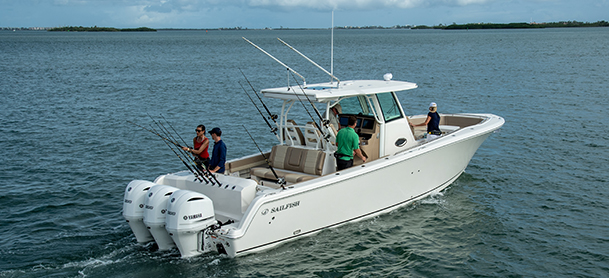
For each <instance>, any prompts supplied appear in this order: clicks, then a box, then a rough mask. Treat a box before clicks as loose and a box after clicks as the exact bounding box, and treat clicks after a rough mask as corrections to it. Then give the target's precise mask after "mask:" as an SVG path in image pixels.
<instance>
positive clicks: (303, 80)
mask: <svg viewBox="0 0 609 278" xmlns="http://www.w3.org/2000/svg"><path fill="white" fill-rule="evenodd" d="M241 38H243V39H244V40H245V41H246V42H249V43H250V44H251V45H253V46H254V47H256V48H258V50H260V51H262V53H264V54H266V55H268V56H269V57H271V58H273V60H275V61H277V63H279V64H281V65H282V66H284V67H285V68H286V69H288V70H289V71H291V72H293V73H295V74H296V75H298V76H300V78H302V82H303V84H304V86H306V85H307V81H306V80H305V78H304V77H303V76H302V75H300V73H298V72H296V71H295V70H293V69H292V68H290V67H288V66H287V65H286V64H284V63H283V62H281V61H279V60H278V59H277V58H275V57H273V55H271V54H269V53H268V52H266V51H264V49H262V48H260V47H259V46H257V45H255V44H254V43H253V42H251V41H249V40H248V39H246V38H245V37H241ZM288 80H290V76H289V74H288Z"/></svg>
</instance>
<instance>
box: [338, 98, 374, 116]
mask: <svg viewBox="0 0 609 278" xmlns="http://www.w3.org/2000/svg"><path fill="white" fill-rule="evenodd" d="M340 105H341V107H342V112H341V113H342V114H352V115H364V116H374V112H373V111H372V108H371V107H370V105H369V104H368V101H367V100H366V97H364V96H356V97H350V98H345V99H342V100H341V101H340Z"/></svg>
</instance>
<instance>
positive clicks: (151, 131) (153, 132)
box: [127, 121, 182, 148]
mask: <svg viewBox="0 0 609 278" xmlns="http://www.w3.org/2000/svg"><path fill="white" fill-rule="evenodd" d="M127 122H128V123H130V124H133V125H136V126H137V127H139V128H141V129H143V130H146V131H148V132H150V133H152V134H154V135H156V136H158V137H160V138H161V139H163V140H165V141H167V142H169V143H171V144H173V145H175V146H177V147H178V148H182V146H180V145H179V144H178V143H176V142H174V141H171V140H170V139H168V138H166V137H164V136H163V135H161V134H159V133H158V132H156V131H153V130H150V129H148V128H145V127H143V126H141V125H138V124H136V123H134V122H131V121H127Z"/></svg>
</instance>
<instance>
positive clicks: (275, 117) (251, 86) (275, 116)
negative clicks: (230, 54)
mask: <svg viewBox="0 0 609 278" xmlns="http://www.w3.org/2000/svg"><path fill="white" fill-rule="evenodd" d="M244 39H245V38H244ZM238 69H239V71H240V72H241V74H242V75H243V77H244V78H245V81H247V84H249V85H250V88H252V91H254V95H256V96H257V97H258V100H260V103H262V106H264V109H266V112H267V113H269V118H270V119H271V120H273V122H275V123H277V121H276V120H277V115H276V114H273V113H271V111H270V110H269V108H268V107H267V106H266V104H264V101H262V98H261V97H260V96H259V95H258V93H256V89H254V86H253V85H252V83H251V82H250V81H249V80H248V79H247V76H245V73H243V71H242V70H241V69H240V68H238ZM242 87H243V86H242ZM243 90H244V91H245V89H243ZM248 96H249V95H248ZM253 102H254V101H253V100H252V103H253ZM254 105H255V104H254ZM256 108H258V107H256ZM260 114H261V115H262V113H260ZM263 117H264V116H263ZM269 126H270V125H269Z"/></svg>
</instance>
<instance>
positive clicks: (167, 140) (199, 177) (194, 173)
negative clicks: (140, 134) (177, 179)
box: [127, 121, 209, 183]
mask: <svg viewBox="0 0 609 278" xmlns="http://www.w3.org/2000/svg"><path fill="white" fill-rule="evenodd" d="M127 122H128V123H131V124H133V125H135V126H138V127H140V128H142V129H144V130H146V131H148V132H150V133H152V134H155V135H157V136H159V137H161V138H162V139H163V142H164V143H165V144H166V145H167V147H169V148H170V149H171V151H173V153H174V154H175V155H176V156H177V157H178V158H179V159H180V161H182V163H184V166H186V168H188V170H189V171H190V172H191V173H192V174H193V175H194V176H195V178H197V179H198V180H199V181H200V182H203V181H204V180H205V182H206V183H209V182H208V181H207V180H206V179H205V178H204V177H203V176H199V175H197V172H196V171H194V170H193V169H192V168H191V167H190V166H189V165H188V163H186V161H184V159H182V157H181V156H180V155H179V154H178V153H177V152H176V151H175V150H174V149H173V148H172V147H171V145H169V143H168V142H171V141H170V140H169V139H167V138H165V137H163V136H162V135H161V134H159V133H158V132H155V131H153V130H150V129H148V128H145V127H143V126H141V125H138V124H136V123H134V122H131V121H127ZM171 143H173V144H174V145H175V143H174V142H171ZM201 178H203V179H201Z"/></svg>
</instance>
